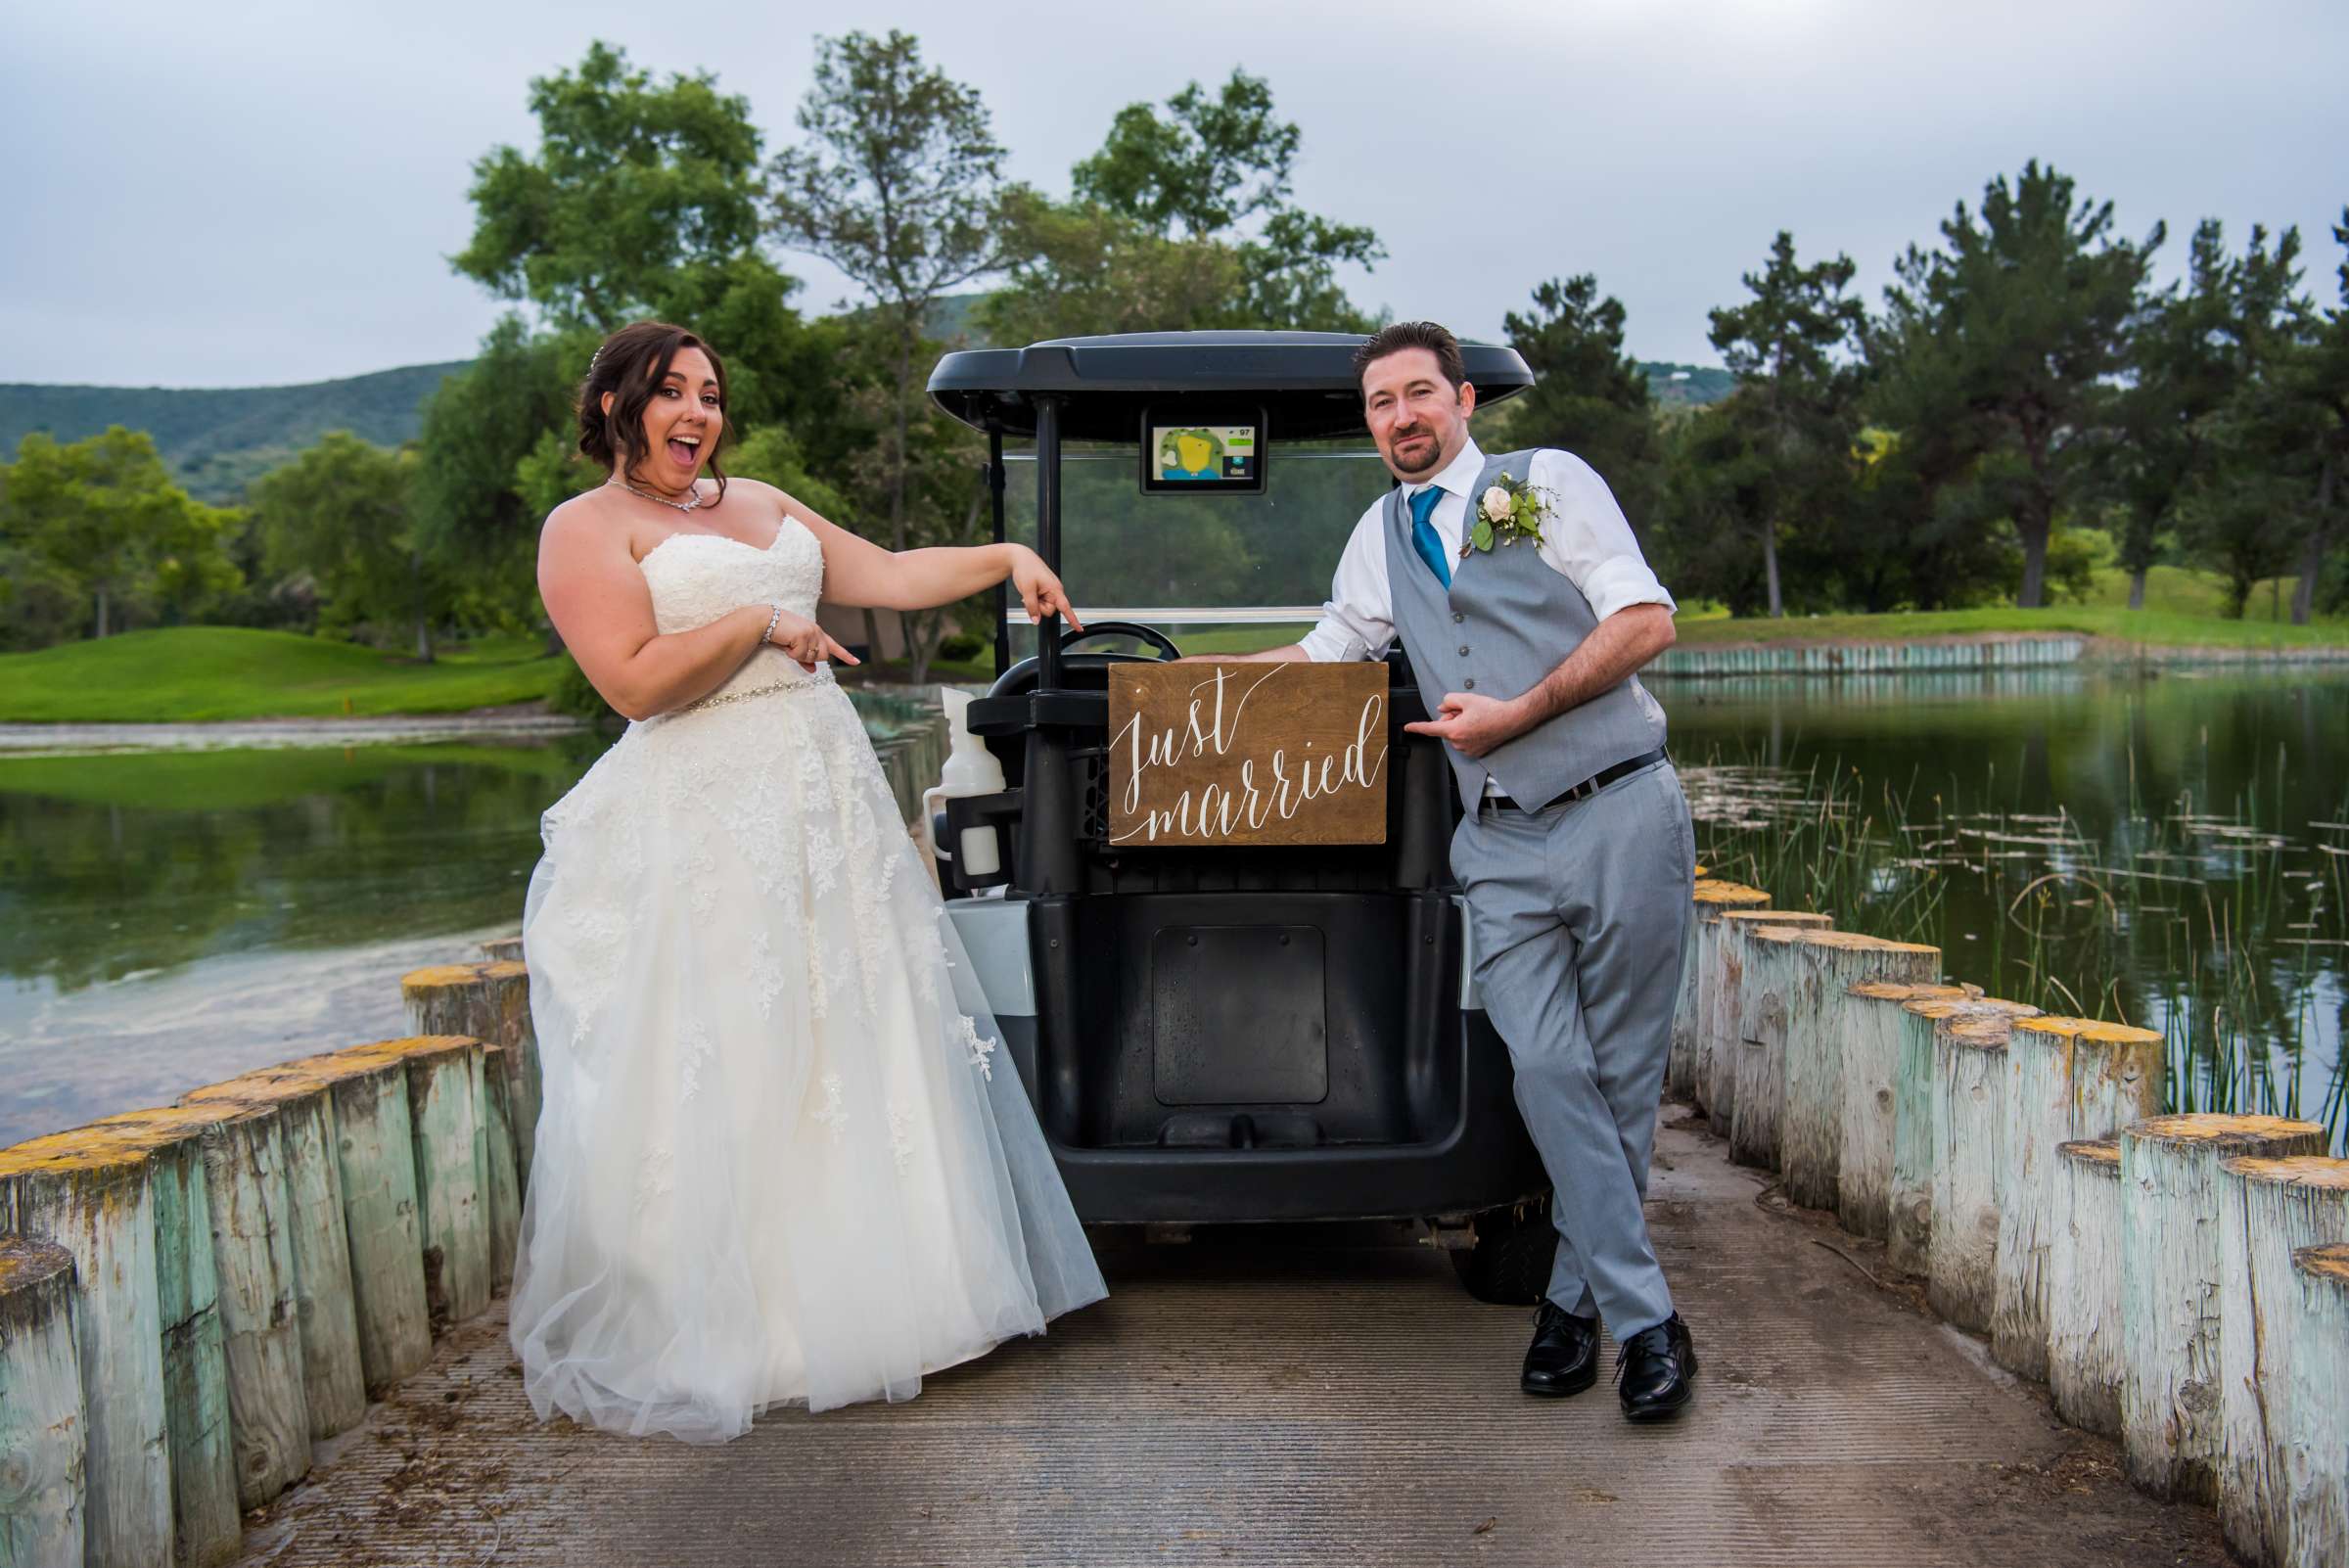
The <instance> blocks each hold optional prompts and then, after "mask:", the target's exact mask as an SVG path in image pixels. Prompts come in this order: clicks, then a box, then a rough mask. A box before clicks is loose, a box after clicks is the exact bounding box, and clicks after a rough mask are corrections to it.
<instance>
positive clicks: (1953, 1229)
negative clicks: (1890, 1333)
mask: <svg viewBox="0 0 2349 1568" xmlns="http://www.w3.org/2000/svg"><path fill="white" fill-rule="evenodd" d="M2012 1023H2013V1020H2012V1019H2010V1018H2005V1017H2002V1016H2000V1015H1999V1014H1997V1013H1983V1012H1978V1011H1968V1012H1964V1013H1957V1014H1955V1015H1953V1016H1950V1017H1945V1018H1941V1019H1937V1020H1935V1022H1934V1028H1933V1083H1932V1087H1931V1091H1930V1093H1931V1100H1930V1108H1931V1117H1932V1128H1933V1130H1932V1139H1933V1207H1932V1222H1931V1225H1930V1238H1931V1239H1930V1241H1929V1243H1928V1246H1927V1257H1926V1260H1925V1299H1926V1301H1928V1302H1929V1303H1931V1304H1932V1308H1933V1310H1934V1311H1935V1312H1937V1313H1939V1314H1941V1315H1942V1316H1944V1317H1946V1318H1948V1319H1949V1320H1950V1321H1951V1322H1953V1323H1956V1324H1957V1326H1958V1327H1960V1328H1970V1329H1974V1330H1976V1331H1977V1332H1979V1331H1980V1330H1983V1329H1986V1328H1988V1327H1989V1326H1990V1311H1991V1307H1992V1304H1993V1303H1994V1301H1995V1300H1996V1298H1997V1292H1998V1250H1999V1178H2000V1174H2001V1171H2002V1170H2003V1168H2004V1160H2005V1151H2004V1147H2003V1145H2004V1131H2005V1127H2004V1120H2005V1119H2004V1098H2005V1087H2006V1037H2007V1033H2008V1030H2009V1028H2010V1026H2011V1025H2012Z"/></svg>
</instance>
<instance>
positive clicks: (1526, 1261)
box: [1451, 1197, 1558, 1307]
mask: <svg viewBox="0 0 2349 1568" xmlns="http://www.w3.org/2000/svg"><path fill="white" fill-rule="evenodd" d="M1473 1228H1474V1230H1475V1232H1476V1241H1475V1244H1474V1245H1473V1246H1467V1247H1460V1248H1455V1249H1454V1250H1453V1252H1452V1254H1451V1267H1452V1271H1453V1272H1454V1273H1457V1274H1458V1275H1459V1276H1460V1283H1461V1284H1463V1285H1465V1286H1467V1287H1468V1294H1469V1295H1471V1296H1474V1297H1475V1298H1476V1299H1477V1300H1478V1301H1482V1302H1491V1303H1492V1304H1493V1305H1494V1306H1496V1307H1531V1306H1533V1305H1534V1304H1535V1303H1536V1302H1539V1301H1540V1300H1541V1299H1542V1296H1543V1292H1544V1291H1546V1290H1547V1289H1548V1288H1549V1270H1550V1265H1551V1264H1552V1263H1553V1262H1554V1261H1555V1260H1556V1258H1557V1252H1558V1230H1557V1227H1556V1226H1555V1225H1553V1224H1551V1223H1550V1222H1549V1199H1548V1198H1546V1197H1542V1198H1536V1199H1534V1200H1532V1201H1531V1202H1528V1203H1520V1204H1511V1205H1510V1206H1509V1207H1507V1208H1505V1209H1487V1210H1486V1211H1485V1212H1484V1213H1482V1214H1480V1215H1478V1216H1477V1217H1476V1220H1475V1222H1474V1224H1473Z"/></svg>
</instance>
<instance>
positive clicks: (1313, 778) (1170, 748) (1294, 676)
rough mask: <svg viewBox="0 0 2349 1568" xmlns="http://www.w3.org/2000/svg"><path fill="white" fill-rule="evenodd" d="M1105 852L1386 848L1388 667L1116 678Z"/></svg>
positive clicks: (1156, 671) (1293, 667)
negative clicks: (1113, 847) (1111, 848)
mask: <svg viewBox="0 0 2349 1568" xmlns="http://www.w3.org/2000/svg"><path fill="white" fill-rule="evenodd" d="M1109 736H1110V748H1109V749H1110V764H1109V777H1110V802H1109V838H1110V842H1111V843H1112V844H1117V845H1123V846H1126V847H1128V848H1138V847H1143V846H1149V845H1206V844H1234V845H1237V844H1260V845H1284V844H1383V843H1385V842H1386V837H1387V788H1386V765H1387V667H1386V666H1385V665H1380V664H1331V665H1323V664H1310V663H1306V662H1303V661H1297V662H1291V663H1284V664H1221V663H1215V664H1210V663H1201V664H1189V665H1150V664H1130V665H1113V666H1111V667H1110V671H1109Z"/></svg>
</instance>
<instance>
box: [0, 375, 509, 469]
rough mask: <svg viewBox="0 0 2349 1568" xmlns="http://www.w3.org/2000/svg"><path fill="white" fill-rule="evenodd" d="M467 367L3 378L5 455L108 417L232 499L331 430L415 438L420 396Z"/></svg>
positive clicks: (0, 419)
mask: <svg viewBox="0 0 2349 1568" xmlns="http://www.w3.org/2000/svg"><path fill="white" fill-rule="evenodd" d="M464 368H465V362H464V361H463V360H458V361H455V362H453V363H449V364H441V365H407V366H403V367H401V368H400V369H397V370H379V371H376V372H375V373H374V374H372V375H366V376H350V377H346V378H345V379H343V380H341V381H319V382H311V383H309V384H307V385H305V386H299V387H235V388H218V389H212V388H176V387H45V386H38V385H33V384H29V383H23V382H15V383H0V456H13V455H15V453H16V449H17V443H18V442H19V441H21V440H22V439H23V438H24V437H25V436H26V435H27V434H28V433H30V432H32V431H46V432H48V433H49V434H50V435H51V436H54V437H55V438H58V439H59V440H61V441H77V440H80V439H81V438H83V437H85V436H95V435H97V434H98V433H99V432H101V431H103V430H105V429H106V428H107V427H108V426H109V425H121V426H124V427H126V428H128V429H131V430H143V431H145V432H147V433H148V434H149V435H151V436H153V437H154V438H155V445H156V450H157V451H159V452H161V454H162V458H163V461H164V462H165V463H166V464H168V465H169V466H170V468H171V471H172V473H173V474H174V475H175V476H176V477H177V478H178V480H179V482H180V483H181V484H184V485H186V486H187V488H188V491H189V493H191V494H193V495H196V496H198V497H199V498H201V499H203V500H207V501H213V502H219V501H227V500H233V499H234V498H235V497H236V495H237V492H238V491H240V490H242V489H243V488H244V487H245V484H246V483H247V482H248V481H250V480H252V479H253V478H254V477H256V476H258V475H260V474H264V473H266V472H268V471H269V470H270V469H271V468H274V467H275V466H276V465H277V464H279V463H281V462H284V461H285V460H286V459H287V458H289V457H291V456H292V455H293V454H294V453H296V452H298V451H299V450H300V449H301V448H302V447H304V446H307V445H309V444H310V443H311V442H312V441H315V440H316V439H317V438H319V437H321V436H323V435H325V434H326V433H327V432H328V431H330V430H346V431H349V432H351V433H352V434H353V435H356V436H359V437H361V438H364V439H367V440H371V441H374V442H376V443H377V444H378V445H382V446H397V445H398V444H399V443H400V442H402V441H406V440H412V439H414V438H415V436H416V432H417V427H418V424H419V422H420V419H421V417H422V416H421V409H422V406H423V403H424V399H425V398H426V397H427V396H428V395H430V394H431V392H433V390H434V389H435V388H437V387H438V386H439V385H440V380H441V378H442V377H443V376H447V375H450V374H452V373H454V372H456V371H459V370H462V369H464Z"/></svg>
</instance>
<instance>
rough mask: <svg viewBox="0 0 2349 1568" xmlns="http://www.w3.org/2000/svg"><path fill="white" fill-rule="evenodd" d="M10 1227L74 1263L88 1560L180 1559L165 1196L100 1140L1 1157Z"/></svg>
mask: <svg viewBox="0 0 2349 1568" xmlns="http://www.w3.org/2000/svg"><path fill="white" fill-rule="evenodd" d="M0 1222H5V1223H6V1224H7V1225H8V1227H9V1228H10V1229H12V1230H13V1231H15V1232H17V1233H18V1234H20V1235H23V1236H26V1237H42V1238H46V1239H48V1240H51V1241H54V1242H56V1243H57V1244H58V1245H60V1246H62V1247H64V1248H65V1249H66V1251H67V1252H69V1253H70V1254H71V1255H72V1258H73V1277H74V1289H75V1292H76V1295H77V1300H76V1302H75V1305H74V1313H73V1325H74V1339H75V1345H74V1350H75V1353H76V1356H77V1358H78V1360H79V1361H80V1364H81V1393H82V1413H83V1415H84V1417H85V1426H84V1432H85V1444H84V1453H85V1465H86V1468H85V1469H84V1471H83V1480H82V1485H83V1497H84V1499H85V1507H84V1512H83V1515H82V1533H83V1540H84V1542H85V1543H86V1545H85V1552H86V1560H87V1561H89V1562H92V1563H118V1562H119V1563H140V1564H146V1563H167V1562H169V1561H170V1560H171V1440H170V1434H169V1429H168V1427H167V1425H166V1423H165V1421H164V1418H163V1360H162V1315H161V1309H160V1306H159V1304H158V1302H157V1298H156V1260H155V1187H154V1177H153V1173H152V1172H151V1171H150V1170H149V1167H148V1162H147V1157H146V1155H145V1154H143V1153H142V1152H140V1151H139V1150H137V1149H132V1148H125V1147H123V1146H122V1145H120V1144H118V1143H116V1142H114V1141H113V1140H111V1139H108V1138H105V1137H102V1136H100V1135H98V1134H95V1133H92V1132H88V1131H74V1132H59V1133H54V1134H52V1135H50V1136H48V1137H43V1138H35V1139H33V1140H32V1141H30V1142H28V1143H20V1144H18V1145H16V1146H15V1147H14V1148H8V1149H0Z"/></svg>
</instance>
